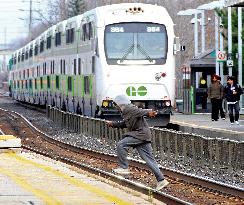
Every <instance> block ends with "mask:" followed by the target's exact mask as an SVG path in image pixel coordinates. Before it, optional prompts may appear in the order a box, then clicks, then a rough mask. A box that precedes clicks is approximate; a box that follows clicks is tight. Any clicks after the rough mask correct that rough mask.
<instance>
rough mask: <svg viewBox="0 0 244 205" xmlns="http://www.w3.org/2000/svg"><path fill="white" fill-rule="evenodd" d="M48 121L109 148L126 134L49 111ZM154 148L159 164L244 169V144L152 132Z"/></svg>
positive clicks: (100, 122)
mask: <svg viewBox="0 0 244 205" xmlns="http://www.w3.org/2000/svg"><path fill="white" fill-rule="evenodd" d="M47 115H48V117H49V118H50V119H51V120H53V121H54V122H55V123H57V124H59V125H60V126H61V127H63V128H66V129H68V130H70V131H73V132H77V133H82V134H84V135H87V136H91V137H96V138H102V139H105V140H106V141H107V142H108V143H109V144H114V143H115V142H117V141H118V140H120V138H121V136H122V134H123V133H124V132H125V130H122V129H117V128H110V127H108V126H107V125H106V123H105V120H102V119H97V118H89V117H85V116H81V115H76V114H73V113H66V112H63V111H60V110H58V109H56V108H51V107H48V109H47ZM151 131H152V135H153V137H152V146H153V150H154V154H155V156H156V157H157V158H158V159H159V160H168V161H170V162H172V163H175V164H179V163H180V164H182V165H184V166H187V165H189V166H190V167H193V168H196V169H201V168H209V169H211V170H214V171H217V172H220V171H222V172H223V171H225V172H228V173H231V172H233V171H241V170H243V169H244V152H241V150H244V143H243V142H237V141H231V140H223V139H214V138H210V137H205V136H202V135H196V134H190V133H182V132H179V131H174V130H168V129H164V128H163V129H162V128H151Z"/></svg>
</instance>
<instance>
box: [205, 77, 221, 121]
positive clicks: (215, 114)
mask: <svg viewBox="0 0 244 205" xmlns="http://www.w3.org/2000/svg"><path fill="white" fill-rule="evenodd" d="M218 79H219V76H218V75H213V76H212V82H211V85H210V86H209V88H208V97H209V98H210V100H211V104H212V114H211V118H212V121H218V119H219V111H220V103H221V102H222V98H223V96H224V87H223V85H222V84H221V83H219V81H218Z"/></svg>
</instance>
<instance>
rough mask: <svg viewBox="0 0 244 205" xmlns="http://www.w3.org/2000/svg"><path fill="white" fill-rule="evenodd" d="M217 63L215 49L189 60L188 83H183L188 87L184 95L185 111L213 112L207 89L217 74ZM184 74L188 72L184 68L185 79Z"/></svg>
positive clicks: (191, 112) (190, 112) (192, 112)
mask: <svg viewBox="0 0 244 205" xmlns="http://www.w3.org/2000/svg"><path fill="white" fill-rule="evenodd" d="M215 65H216V54H215V50H213V49H212V50H207V51H206V52H204V53H203V54H201V55H199V56H197V57H195V58H193V59H191V60H190V61H189V68H190V69H188V71H187V75H188V76H189V78H188V83H185V85H183V87H185V88H186V89H185V94H184V95H183V102H184V106H183V107H184V108H183V110H184V111H183V112H184V113H189V114H194V113H211V109H212V108H211V102H210V99H209V98H208V95H207V90H208V87H209V86H210V84H211V76H212V75H213V74H215ZM189 70H190V71H189ZM184 75H185V76H186V72H184V70H183V79H184ZM185 79H186V78H185ZM186 80H187V79H186ZM187 84H188V85H187Z"/></svg>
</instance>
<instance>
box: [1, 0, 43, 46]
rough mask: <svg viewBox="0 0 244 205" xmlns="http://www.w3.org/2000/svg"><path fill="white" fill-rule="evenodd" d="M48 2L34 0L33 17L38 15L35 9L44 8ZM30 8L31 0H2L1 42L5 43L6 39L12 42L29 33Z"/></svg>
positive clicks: (7, 41) (9, 42)
mask: <svg viewBox="0 0 244 205" xmlns="http://www.w3.org/2000/svg"><path fill="white" fill-rule="evenodd" d="M47 2H48V0H32V5H33V18H35V16H36V17H37V15H36V14H35V10H43V9H44V8H45V6H46V5H47ZM29 8H30V0H0V25H1V26H0V44H4V42H5V39H6V43H7V44H11V41H12V40H13V39H16V38H18V37H21V36H26V35H27V34H28V27H29V26H28V25H29V13H30V12H29ZM19 18H21V19H23V20H21V19H19ZM5 31H6V32H5ZM5 33H6V35H5Z"/></svg>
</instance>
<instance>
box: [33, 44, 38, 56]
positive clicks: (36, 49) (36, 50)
mask: <svg viewBox="0 0 244 205" xmlns="http://www.w3.org/2000/svg"><path fill="white" fill-rule="evenodd" d="M34 55H35V56H36V55H38V45H36V46H35V53H34Z"/></svg>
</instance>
